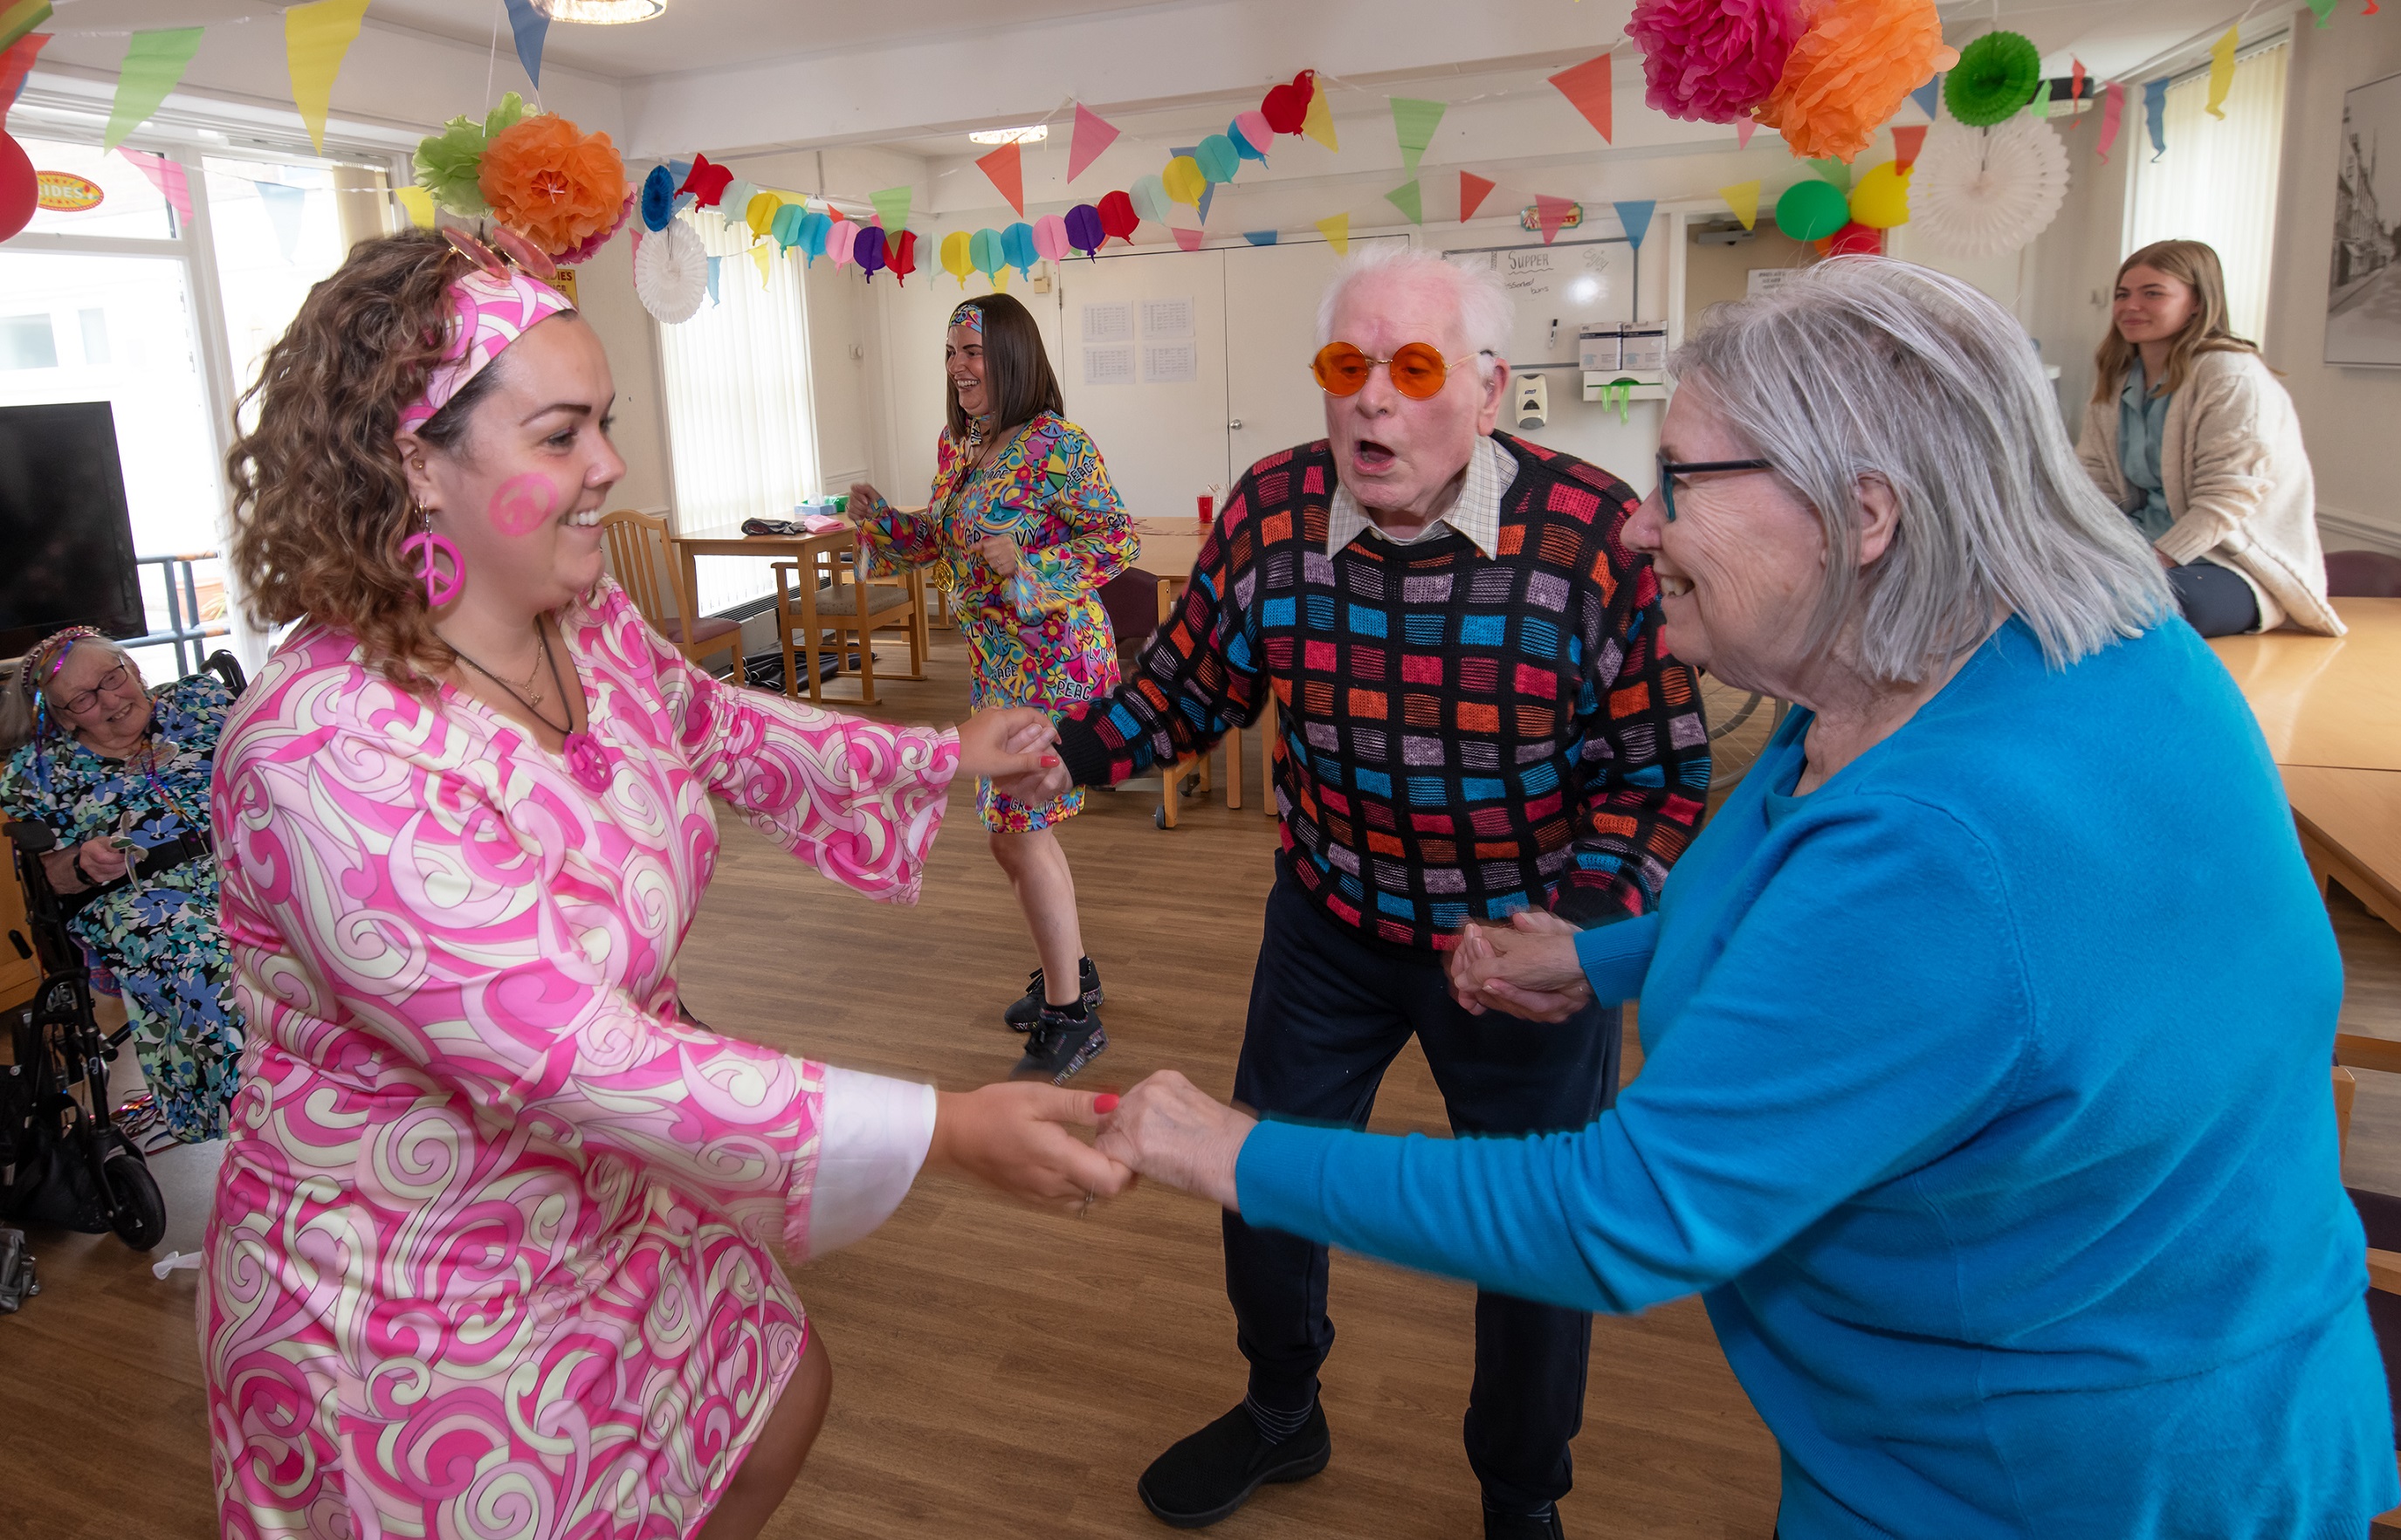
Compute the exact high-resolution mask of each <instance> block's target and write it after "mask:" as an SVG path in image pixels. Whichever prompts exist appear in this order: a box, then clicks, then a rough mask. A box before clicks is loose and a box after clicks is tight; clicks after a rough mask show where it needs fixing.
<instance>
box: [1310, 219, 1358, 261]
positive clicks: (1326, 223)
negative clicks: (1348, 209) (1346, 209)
mask: <svg viewBox="0 0 2401 1540" xmlns="http://www.w3.org/2000/svg"><path fill="white" fill-rule="evenodd" d="M1317 233H1318V234H1320V235H1322V236H1324V237H1325V243H1326V244H1327V245H1329V246H1331V247H1333V248H1334V250H1335V252H1336V254H1338V255H1345V256H1347V255H1349V254H1350V252H1351V216H1350V215H1349V214H1347V213H1337V214H1328V215H1327V216H1326V217H1324V219H1321V220H1319V221H1318V222H1317Z"/></svg>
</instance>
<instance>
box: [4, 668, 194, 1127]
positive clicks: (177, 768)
mask: <svg viewBox="0 0 2401 1540" xmlns="http://www.w3.org/2000/svg"><path fill="white" fill-rule="evenodd" d="M232 704H233V695H232V693H231V692H229V691H228V690H226V687H225V686H224V685H223V684H221V683H219V682H218V681H216V680H215V679H214V678H213V677H212V676H210V675H207V674H201V675H199V676H196V677H195V678H192V679H187V680H180V681H176V682H175V683H173V684H170V685H168V686H166V687H165V688H164V689H162V690H160V691H158V694H155V695H154V694H151V693H150V692H149V691H148V690H147V689H145V688H144V685H143V682H142V672H141V670H140V669H139V668H138V667H135V665H134V662H133V660H132V659H131V658H130V657H129V656H127V655H126V653H125V650H124V649H123V648H121V647H119V646H117V644H116V643H115V642H113V641H111V640H109V639H107V638H106V637H103V636H102V635H101V634H100V633H99V632H97V631H95V630H92V629H91V628H90V627H89V626H73V627H70V628H69V629H67V630H64V631H61V632H59V633H57V634H56V635H54V636H51V637H48V638H45V639H43V640H42V641H41V643H40V644H39V645H37V646H35V647H34V650H33V651H32V652H31V653H27V654H26V655H25V660H24V662H23V663H22V664H21V666H20V667H19V669H18V674H17V681H16V682H15V683H14V684H13V685H12V686H11V687H10V688H9V690H8V692H7V703H6V709H5V710H0V750H9V752H8V754H7V762H6V764H5V765H0V809H6V810H7V815H8V817H10V818H20V819H23V820H25V821H27V822H31V823H38V824H42V825H45V826H47V827H48V829H49V830H50V831H51V832H54V833H55V834H57V835H58V841H59V843H58V848H57V849H56V850H54V851H52V852H50V853H49V854H48V856H46V857H44V858H43V862H44V866H45V868H46V869H47V871H48V875H49V879H50V886H51V887H53V888H55V889H56V890H57V891H58V892H59V893H60V895H61V896H62V897H63V898H66V899H67V900H69V901H74V900H75V897H76V896H77V895H80V894H84V893H88V892H91V891H92V890H93V889H98V890H99V891H98V892H97V893H96V894H94V896H92V897H91V898H89V899H87V900H85V901H84V902H83V904H82V906H81V907H80V908H79V909H77V910H76V911H75V914H74V915H73V916H72V917H71V918H69V920H68V921H67V931H68V933H69V934H70V935H72V936H74V937H75V941H76V942H77V943H79V944H80V945H81V946H82V947H83V949H84V953H85V955H86V956H88V957H89V959H90V960H91V963H92V966H93V968H94V969H95V970H97V971H98V972H99V973H103V974H105V975H106V976H107V977H106V978H105V979H98V978H96V979H95V983H99V984H101V986H102V987H103V988H106V987H110V986H111V982H112V981H113V987H114V989H115V991H116V992H117V993H118V994H119V995H121V997H123V999H124V1002H125V1015H126V1020H127V1021H128V1022H129V1023H130V1024H131V1026H132V1028H133V1052H134V1056H135V1058H136V1059H138V1060H139V1061H140V1063H141V1066H142V1075H143V1078H144V1079H145V1080H147V1081H148V1082H149V1087H150V1105H149V1107H146V1108H143V1109H141V1110H140V1111H137V1112H136V1113H135V1114H133V1116H132V1117H131V1118H130V1126H131V1128H132V1129H133V1130H134V1132H135V1133H136V1134H141V1133H143V1132H144V1131H145V1128H146V1125H149V1124H151V1123H153V1122H154V1121H155V1123H156V1124H157V1125H158V1126H159V1127H160V1128H162V1129H163V1131H164V1132H165V1133H166V1134H170V1135H171V1136H173V1137H174V1138H176V1139H178V1140H181V1141H183V1142H185V1143H187V1144H193V1143H198V1142H199V1141H201V1140H204V1139H213V1138H216V1137H218V1136H220V1135H221V1134H224V1133H225V1116H226V1104H227V1103H229V1102H231V1101H232V1100H233V1093H234V1091H235V1089H236V1083H237V1080H238V1078H239V1075H238V1067H237V1061H238V1060H239V1059H240V1056H241V1046H242V1019H241V1011H240V1007H239V1006H237V1005H236V1004H235V1003H234V994H233V962H232V959H231V956H229V954H228V953H227V952H226V942H225V936H224V935H223V933H221V932H220V931H219V930H218V928H217V862H216V857H215V855H214V854H213V852H212V850H211V848H210V839H209V777H210V775H211V774H212V773H213V771H214V769H215V766H216V752H217V737H218V735H219V734H220V733H221V732H222V731H223V730H224V727H225V720H226V708H228V707H230V706H231V705H232ZM124 840H130V841H131V842H132V847H131V848H130V849H127V848H123V847H122V846H120V845H119V844H116V843H112V842H117V841H124Z"/></svg>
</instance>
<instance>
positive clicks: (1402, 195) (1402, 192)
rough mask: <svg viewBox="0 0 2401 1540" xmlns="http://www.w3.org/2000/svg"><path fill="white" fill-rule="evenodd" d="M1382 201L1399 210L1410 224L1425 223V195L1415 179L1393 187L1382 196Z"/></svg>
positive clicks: (1412, 178)
mask: <svg viewBox="0 0 2401 1540" xmlns="http://www.w3.org/2000/svg"><path fill="white" fill-rule="evenodd" d="M1384 201H1385V202H1387V203H1390V204H1391V205H1392V206H1393V207H1394V208H1396V209H1398V210H1400V211H1401V213H1405V214H1406V215H1408V219H1409V223H1410V224H1412V225H1422V224H1424V223H1425V194H1424V190H1423V189H1422V188H1420V186H1418V183H1417V179H1416V178H1415V177H1411V178H1410V179H1409V180H1408V181H1406V182H1404V183H1402V184H1401V185H1400V186H1397V187H1394V188H1393V190H1392V191H1391V192H1388V193H1386V194H1385V195H1384Z"/></svg>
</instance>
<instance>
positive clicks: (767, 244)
mask: <svg viewBox="0 0 2401 1540" xmlns="http://www.w3.org/2000/svg"><path fill="white" fill-rule="evenodd" d="M774 256H775V242H774V241H761V242H759V244H757V245H755V246H753V247H751V248H750V260H751V261H753V262H756V263H757V264H759V287H761V288H762V289H763V288H765V287H766V286H767V263H768V261H769V260H770V259H771V258H773V257H774Z"/></svg>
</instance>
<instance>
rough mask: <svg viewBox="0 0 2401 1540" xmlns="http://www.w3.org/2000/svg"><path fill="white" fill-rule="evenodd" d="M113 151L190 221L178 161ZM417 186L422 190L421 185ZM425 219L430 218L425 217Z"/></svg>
mask: <svg viewBox="0 0 2401 1540" xmlns="http://www.w3.org/2000/svg"><path fill="white" fill-rule="evenodd" d="M117 154H119V155H121V156H123V157H124V158H126V159H127V160H129V161H130V162H131V163H132V166H133V169H134V170H135V171H137V172H141V173H142V174H143V175H144V176H145V177H147V178H149V180H150V185H151V186H154V187H156V188H158V196H159V197H161V198H163V199H166V200H167V202H168V205H169V206H170V207H171V208H172V209H173V210H174V211H175V213H176V216H177V217H178V218H180V219H182V220H183V222H184V223H185V224H186V225H188V224H190V223H191V222H192V182H191V178H190V176H189V175H187V174H186V173H185V171H184V165H183V162H182V161H180V160H170V159H168V158H166V157H165V156H163V155H153V154H151V153H150V152H149V151H148V150H129V149H127V148H126V147H125V146H124V145H122V144H119V145H118V146H117ZM417 190H418V192H424V191H425V189H424V188H422V187H419V188H418V189H417ZM426 207H428V208H429V209H430V208H432V194H430V193H429V194H427V195H426ZM427 223H428V224H431V223H432V220H430V219H429V220H428V221H427Z"/></svg>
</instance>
